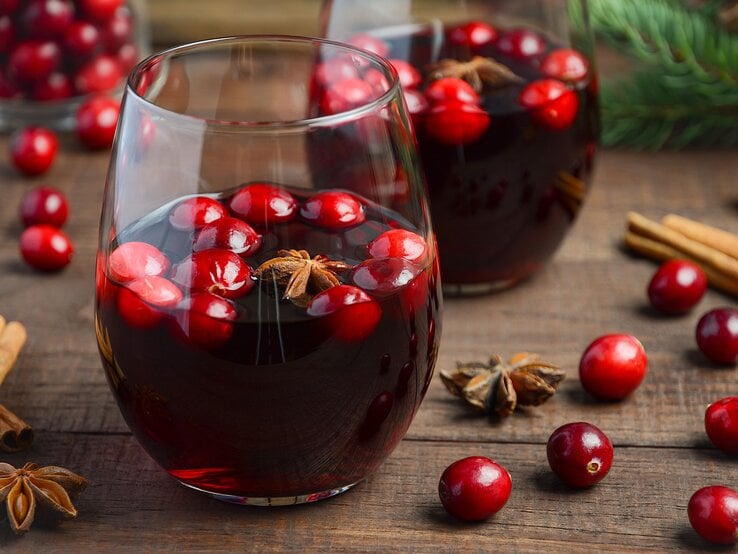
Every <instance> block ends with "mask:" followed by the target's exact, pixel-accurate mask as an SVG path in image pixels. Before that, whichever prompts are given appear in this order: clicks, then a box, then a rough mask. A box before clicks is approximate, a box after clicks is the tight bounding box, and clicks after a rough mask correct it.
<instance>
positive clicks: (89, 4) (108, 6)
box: [79, 0, 123, 21]
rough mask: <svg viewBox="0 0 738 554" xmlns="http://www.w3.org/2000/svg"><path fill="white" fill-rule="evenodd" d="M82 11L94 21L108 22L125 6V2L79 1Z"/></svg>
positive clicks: (105, 0)
mask: <svg viewBox="0 0 738 554" xmlns="http://www.w3.org/2000/svg"><path fill="white" fill-rule="evenodd" d="M79 4H80V6H81V8H82V11H83V12H84V13H85V15H87V17H89V18H90V19H92V20H94V21H107V20H108V19H110V18H111V17H113V15H115V12H116V11H118V8H120V7H121V6H122V5H123V0H79Z"/></svg>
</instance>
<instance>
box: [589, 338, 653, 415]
mask: <svg viewBox="0 0 738 554" xmlns="http://www.w3.org/2000/svg"><path fill="white" fill-rule="evenodd" d="M647 369H648V358H647V357H646V351H645V350H644V349H643V345H642V344H641V343H640V341H639V340H638V339H637V338H635V337H634V336H632V335H623V334H613V335H604V336H602V337H599V338H598V339H596V340H594V341H593V342H592V344H590V345H589V346H588V347H587V349H586V350H585V351H584V354H582V359H581V360H580V361H579V379H580V380H581V382H582V387H584V390H586V391H587V392H588V393H589V394H591V395H592V396H594V397H596V398H599V399H602V400H621V399H623V398H625V397H626V396H628V395H629V394H630V393H632V392H633V391H634V390H635V389H637V388H638V386H639V385H640V384H641V382H642V381H643V378H644V377H645V376H646V371H647Z"/></svg>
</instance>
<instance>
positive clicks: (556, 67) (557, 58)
mask: <svg viewBox="0 0 738 554" xmlns="http://www.w3.org/2000/svg"><path fill="white" fill-rule="evenodd" d="M541 71H542V72H543V74H544V75H545V76H546V77H551V78H552V79H558V80H560V81H566V82H568V83H577V82H579V81H583V80H584V79H586V78H587V75H588V74H589V62H588V61H587V58H585V57H584V56H583V55H582V54H580V53H579V52H577V51H576V50H572V49H571V48H559V49H558V50H554V51H553V52H551V53H550V54H549V55H547V56H546V57H545V58H543V61H542V62H541Z"/></svg>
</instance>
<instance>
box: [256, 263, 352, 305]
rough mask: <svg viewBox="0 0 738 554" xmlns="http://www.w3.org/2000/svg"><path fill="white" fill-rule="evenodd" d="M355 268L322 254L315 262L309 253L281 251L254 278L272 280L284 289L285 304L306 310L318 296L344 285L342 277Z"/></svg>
mask: <svg viewBox="0 0 738 554" xmlns="http://www.w3.org/2000/svg"><path fill="white" fill-rule="evenodd" d="M351 267H352V266H351V265H350V264H347V263H344V262H339V261H336V260H331V259H329V258H327V257H326V256H322V255H320V254H318V255H317V256H314V257H312V258H311V257H310V254H308V252H307V251H306V250H279V251H278V252H277V257H276V258H272V259H271V260H267V261H266V262H264V263H263V264H261V265H260V266H259V267H258V268H257V269H256V271H255V272H254V275H256V276H257V277H258V278H259V279H262V280H263V279H266V278H268V277H269V276H271V278H272V279H273V281H274V282H276V283H277V284H278V285H279V286H280V287H284V295H283V296H282V297H283V298H284V299H285V300H291V301H292V302H293V303H294V304H295V305H297V306H300V307H302V308H304V307H305V306H307V305H308V303H309V302H310V300H312V298H313V296H314V295H316V294H318V293H319V292H321V291H324V290H326V289H329V288H331V287H335V286H336V285H340V284H341V281H339V279H338V273H341V272H343V271H346V270H347V269H351Z"/></svg>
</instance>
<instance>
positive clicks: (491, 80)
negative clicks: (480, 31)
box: [428, 56, 523, 92]
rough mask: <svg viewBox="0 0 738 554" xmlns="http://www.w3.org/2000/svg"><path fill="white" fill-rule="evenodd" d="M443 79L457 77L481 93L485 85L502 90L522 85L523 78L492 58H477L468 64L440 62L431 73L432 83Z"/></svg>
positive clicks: (448, 61) (455, 61)
mask: <svg viewBox="0 0 738 554" xmlns="http://www.w3.org/2000/svg"><path fill="white" fill-rule="evenodd" d="M443 77H456V78H458V79H463V80H464V81H466V82H467V83H469V84H470V85H471V86H472V88H473V89H474V90H475V91H477V92H481V91H482V89H483V88H484V85H487V86H489V87H491V88H500V87H504V86H505V85H508V84H510V83H522V82H523V78H522V77H520V76H518V75H516V74H515V73H514V72H513V71H512V70H511V69H510V68H509V67H507V66H506V65H503V64H501V63H500V62H498V61H495V60H493V59H492V58H483V57H482V56H475V57H474V58H472V59H471V61H468V62H460V61H458V60H450V59H445V60H441V61H440V62H438V64H437V65H436V67H435V68H433V70H432V71H431V72H430V74H429V75H428V78H429V79H430V80H431V81H435V80H437V79H441V78H443Z"/></svg>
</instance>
